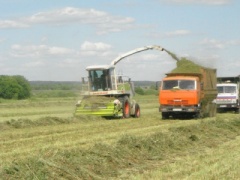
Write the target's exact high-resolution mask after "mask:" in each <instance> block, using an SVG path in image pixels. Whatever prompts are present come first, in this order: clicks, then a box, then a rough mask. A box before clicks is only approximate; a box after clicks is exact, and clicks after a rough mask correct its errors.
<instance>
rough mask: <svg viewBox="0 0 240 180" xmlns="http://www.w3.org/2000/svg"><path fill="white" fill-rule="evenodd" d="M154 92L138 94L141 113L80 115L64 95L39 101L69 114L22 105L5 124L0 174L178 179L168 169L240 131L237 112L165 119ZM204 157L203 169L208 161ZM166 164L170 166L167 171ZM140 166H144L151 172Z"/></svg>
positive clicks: (13, 176)
mask: <svg viewBox="0 0 240 180" xmlns="http://www.w3.org/2000/svg"><path fill="white" fill-rule="evenodd" d="M156 98H157V97H156V96H143V97H139V100H138V102H139V103H140V105H141V110H142V116H141V117H140V118H139V119H134V118H130V119H116V120H105V119H102V118H98V117H81V118H76V117H73V116H72V113H73V110H74V107H72V105H71V104H72V102H73V100H67V101H66V99H65V100H63V101H64V103H61V100H57V101H53V100H49V103H48V101H42V102H41V101H40V103H39V102H38V104H40V105H39V106H38V107H37V108H38V109H39V110H40V109H44V107H47V108H48V109H49V112H50V114H51V111H52V113H53V112H54V111H53V109H58V108H59V109H60V107H63V108H64V109H65V110H66V114H65V115H66V116H63V114H54V115H56V116H54V117H50V116H48V114H44V111H42V114H41V115H39V116H38V115H37V116H38V118H37V119H35V118H33V117H34V115H33V114H31V111H28V110H27V109H28V108H30V109H31V108H33V110H34V107H35V106H34V107H33V106H31V105H30V106H28V105H27V104H25V105H24V106H22V107H23V109H24V108H26V111H24V110H23V109H22V111H23V113H24V112H25V115H26V117H27V118H25V119H22V118H20V119H17V118H16V117H17V116H15V118H11V117H9V118H10V119H9V120H5V121H2V123H0V130H1V132H0V164H1V165H0V169H1V171H0V176H1V177H4V178H5V179H9V178H10V179H16V178H18V179H19V178H20V179H59V178H60V179H61V178H63V179H86V178H90V179H95V178H96V179H97V178H98V179H108V178H122V179H126V178H127V177H129V176H130V177H131V178H133V179H134V178H135V177H139V178H141V177H143V178H144V177H147V176H150V177H151V176H153V177H154V176H155V173H156V174H157V175H156V176H158V177H160V178H157V179H161V177H167V178H170V179H174V178H175V179H177V177H178V176H179V174H178V173H176V174H175V175H174V176H170V175H169V174H171V173H172V172H171V171H173V172H176V171H177V170H176V169H175V170H174V167H175V166H173V168H172V170H171V167H170V166H168V165H171V164H175V165H176V164H177V163H178V162H179V163H180V162H182V163H184V159H186V158H190V157H195V158H196V160H199V159H198V156H199V157H203V156H205V154H207V153H208V152H210V151H215V148H218V147H221V146H223V145H224V142H226V143H227V142H228V141H229V143H230V142H231V141H232V140H233V139H234V138H235V137H237V136H238V135H239V119H240V118H239V115H237V114H218V116H217V118H207V119H204V120H168V121H163V120H161V117H160V113H159V112H158V104H157V99H156ZM18 103H19V102H18ZM23 104H24V103H23ZM41 105H43V106H42V107H41ZM68 106H71V109H70V107H68ZM67 108H69V109H67ZM33 110H32V111H33ZM37 111H38V110H36V112H37ZM226 150H228V149H226ZM190 162H191V161H189V163H190ZM203 163H204V162H203ZM201 164H202V163H201V162H199V167H198V168H199V171H201V168H203V167H204V166H203V164H202V165H201ZM232 164H233V163H232ZM179 166H180V165H179ZM238 167H239V166H237V167H236V170H239V168H238ZM176 168H177V167H176ZM196 168H197V166H196ZM150 169H156V171H153V170H151V171H150ZM166 169H169V171H167V172H165V171H166ZM190 170H191V169H189V170H188V171H187V172H185V171H184V169H182V170H181V171H183V172H182V177H183V179H184V178H186V177H188V176H192V173H191V171H190ZM159 171H160V172H159ZM181 171H180V170H179V173H181ZM223 171H226V169H225V170H223ZM139 172H145V173H146V176H145V173H144V174H139ZM148 173H149V174H148ZM159 173H160V174H159ZM227 173H230V172H227ZM235 175H237V173H235V174H234V176H235ZM192 177H194V176H192ZM199 177H200V176H199ZM229 177H230V175H229ZM232 177H233V176H232Z"/></svg>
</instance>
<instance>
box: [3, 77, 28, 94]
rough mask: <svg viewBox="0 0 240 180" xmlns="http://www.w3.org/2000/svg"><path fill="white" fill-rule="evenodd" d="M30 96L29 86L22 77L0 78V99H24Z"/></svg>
mask: <svg viewBox="0 0 240 180" xmlns="http://www.w3.org/2000/svg"><path fill="white" fill-rule="evenodd" d="M30 94H31V88H30V85H29V83H28V81H27V80H26V79H25V78H24V77H23V76H6V75H2V76H0V98H3V99H25V98H28V97H30Z"/></svg>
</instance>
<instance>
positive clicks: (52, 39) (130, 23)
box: [0, 0, 240, 81]
mask: <svg viewBox="0 0 240 180" xmlns="http://www.w3.org/2000/svg"><path fill="white" fill-rule="evenodd" d="M239 10H240V1H237V0H122V1H116V0H111V1H108V0H88V1H79V0H71V1H69V0H68V1H67V0H51V1H49V0H41V1H29V0H28V1H27V0H8V1H4V0H0V70H1V73H0V74H1V75H23V76H24V77H25V78H27V79H28V80H42V81H80V80H81V77H83V76H86V71H85V68H86V66H90V65H104V64H110V63H111V61H112V60H113V59H115V58H116V57H117V56H119V55H121V54H124V53H126V52H128V51H131V50H133V49H136V48H140V47H143V46H147V45H160V46H161V47H163V48H166V49H167V50H169V51H171V52H173V53H175V54H176V55H177V56H179V57H187V58H189V59H191V60H192V61H194V62H196V63H198V64H200V65H203V66H207V67H211V68H216V69H217V75H218V76H237V75H240V70H239V69H240V33H239V32H240V23H239V19H240V13H239ZM174 67H176V62H175V61H174V60H173V59H172V58H171V57H170V56H169V55H168V54H167V53H165V52H160V51H156V50H149V51H144V52H141V53H138V54H135V55H132V56H130V57H128V58H126V59H124V60H122V61H121V62H120V63H118V64H117V67H116V68H117V72H118V73H119V74H124V75H127V76H129V77H131V79H132V80H152V81H158V80H161V78H162V77H164V75H165V74H166V73H168V72H169V71H170V70H171V69H173V68H174Z"/></svg>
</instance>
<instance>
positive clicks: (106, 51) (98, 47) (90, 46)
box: [80, 41, 112, 56]
mask: <svg viewBox="0 0 240 180" xmlns="http://www.w3.org/2000/svg"><path fill="white" fill-rule="evenodd" d="M111 48H112V46H111V45H109V44H106V43H102V42H89V41H85V42H84V43H83V44H82V45H81V47H80V55H83V56H108V55H110V54H111Z"/></svg>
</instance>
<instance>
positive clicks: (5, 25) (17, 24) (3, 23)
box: [0, 20, 29, 29]
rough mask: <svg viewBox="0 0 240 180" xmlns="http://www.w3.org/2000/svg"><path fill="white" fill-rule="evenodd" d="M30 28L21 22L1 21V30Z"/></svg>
mask: <svg viewBox="0 0 240 180" xmlns="http://www.w3.org/2000/svg"><path fill="white" fill-rule="evenodd" d="M26 27H29V25H28V24H25V23H24V22H21V21H13V20H0V29H5V28H26Z"/></svg>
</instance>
